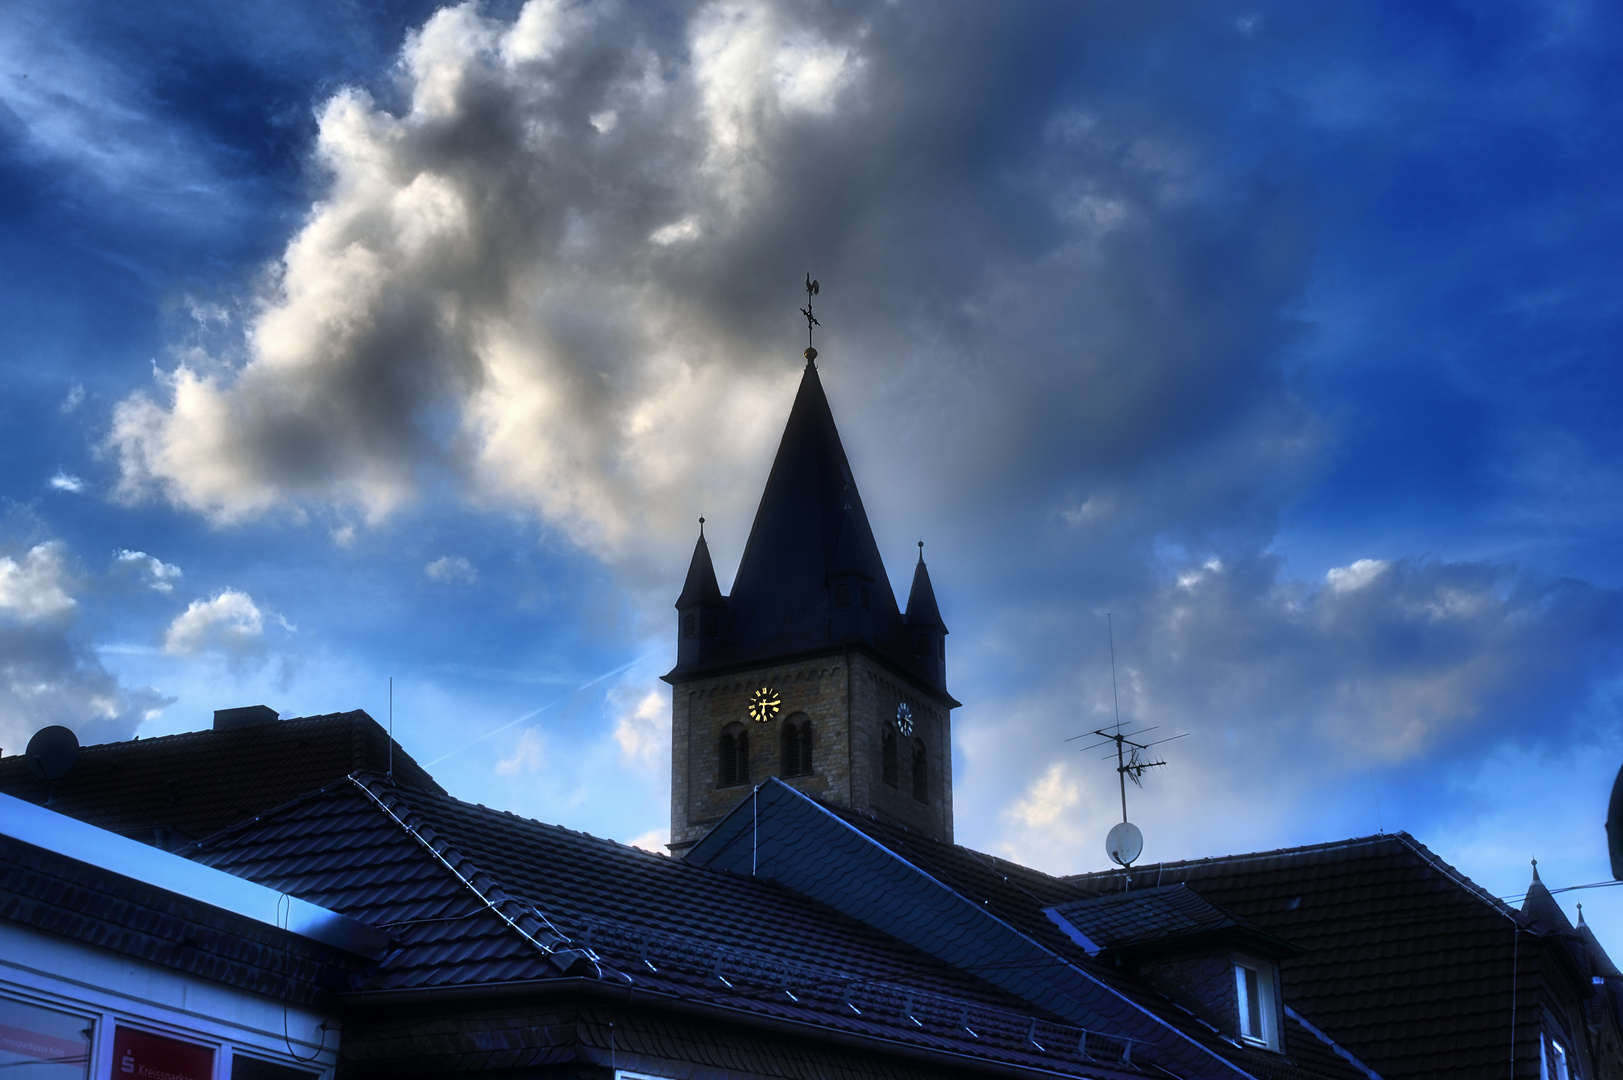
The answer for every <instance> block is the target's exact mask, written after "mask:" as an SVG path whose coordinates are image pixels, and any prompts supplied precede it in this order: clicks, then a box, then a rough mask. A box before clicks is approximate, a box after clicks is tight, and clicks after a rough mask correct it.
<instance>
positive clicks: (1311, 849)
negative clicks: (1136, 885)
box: [1058, 832, 1452, 881]
mask: <svg viewBox="0 0 1623 1080" xmlns="http://www.w3.org/2000/svg"><path fill="white" fill-rule="evenodd" d="M1400 837H1408V838H1409V839H1411V840H1413V837H1409V834H1408V833H1406V832H1390V833H1375V834H1373V835H1370V836H1354V837H1349V838H1347V839H1346V840H1327V841H1325V842H1323V843H1319V844H1302V845H1299V846H1297V847H1288V848H1275V849H1274V850H1272V851H1247V852H1241V853H1239V854H1236V855H1204V856H1202V857H1200V858H1198V859H1181V860H1179V861H1177V862H1159V863H1145V864H1143V865H1142V866H1136V867H1134V868H1133V869H1132V870H1130V871H1126V872H1127V873H1134V872H1138V873H1149V872H1150V871H1151V870H1160V871H1166V870H1172V869H1176V868H1183V867H1193V866H1213V865H1217V864H1219V863H1238V862H1253V861H1260V860H1262V859H1277V858H1282V857H1289V856H1296V855H1307V854H1312V853H1316V852H1325V851H1338V850H1341V849H1343V848H1352V847H1358V846H1361V845H1365V844H1369V843H1371V842H1374V841H1380V840H1396V839H1398V838H1400ZM1416 854H1423V857H1426V858H1429V859H1432V860H1434V861H1435V860H1436V856H1434V855H1431V854H1430V853H1429V852H1425V853H1422V852H1416ZM1444 865H1446V864H1444ZM1450 869H1452V868H1450ZM1122 873H1123V871H1122V870H1119V869H1118V870H1083V871H1080V872H1078V873H1075V874H1065V875H1062V876H1060V877H1059V878H1058V880H1060V881H1076V880H1079V879H1082V878H1097V877H1119V876H1120V875H1121V874H1122Z"/></svg>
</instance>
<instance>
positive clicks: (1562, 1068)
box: [1539, 1013, 1575, 1080]
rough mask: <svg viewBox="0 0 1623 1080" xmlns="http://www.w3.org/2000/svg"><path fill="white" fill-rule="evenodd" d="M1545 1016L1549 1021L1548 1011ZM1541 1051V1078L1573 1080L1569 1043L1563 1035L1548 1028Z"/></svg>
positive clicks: (1546, 1079)
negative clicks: (1555, 1033) (1558, 1034)
mask: <svg viewBox="0 0 1623 1080" xmlns="http://www.w3.org/2000/svg"><path fill="white" fill-rule="evenodd" d="M1545 1017H1546V1021H1548V1018H1549V1014H1548V1013H1546V1014H1545ZM1539 1051H1540V1054H1539V1056H1540V1057H1542V1058H1543V1061H1542V1062H1541V1069H1540V1072H1539V1077H1540V1080H1573V1078H1574V1076H1575V1073H1574V1070H1573V1068H1572V1058H1571V1057H1570V1056H1569V1055H1568V1053H1567V1044H1566V1042H1565V1040H1564V1039H1563V1038H1562V1037H1560V1036H1557V1035H1554V1034H1552V1033H1551V1032H1550V1031H1549V1030H1547V1029H1546V1031H1545V1032H1544V1038H1543V1040H1542V1045H1540V1047H1539Z"/></svg>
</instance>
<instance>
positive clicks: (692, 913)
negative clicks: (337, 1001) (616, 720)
mask: <svg viewBox="0 0 1623 1080" xmlns="http://www.w3.org/2000/svg"><path fill="white" fill-rule="evenodd" d="M408 827H409V830H410V831H408ZM414 833H415V835H413V834H414ZM193 854H194V856H195V857H196V858H198V859H199V860H201V861H204V862H207V863H208V864H210V865H213V866H216V867H219V868H221V869H224V870H228V871H230V872H231V873H235V874H239V875H241V876H243V877H247V878H249V879H251V880H254V881H258V882H261V883H262V884H266V885H269V886H271V887H273V888H277V889H281V890H283V891H286V892H289V893H291V894H294V895H297V896H300V897H302V898H304V899H306V900H309V901H311V902H313V903H318V904H321V905H322V906H324V907H328V908H331V909H333V910H336V911H340V912H343V913H345V914H348V915H351V916H354V917H357V918H361V919H364V920H366V921H368V922H372V923H373V924H374V925H381V926H386V927H388V928H389V929H391V930H392V932H393V933H394V934H395V936H396V946H397V949H398V951H397V952H396V953H395V954H394V955H392V956H390V957H388V958H387V959H386V960H385V961H384V963H383V965H382V967H381V968H380V970H379V971H378V972H377V974H376V975H375V976H373V977H372V978H371V979H370V980H369V981H368V982H367V983H366V984H365V985H364V987H363V988H362V990H363V995H362V996H365V993H366V992H371V993H373V994H374V995H375V994H377V993H386V992H390V991H395V992H410V991H414V990H419V989H424V988H434V987H449V986H462V987H478V986H483V987H487V988H489V987H497V988H499V987H500V985H501V984H528V985H537V984H544V983H545V982H546V981H547V980H556V979H559V978H561V977H564V976H581V975H587V976H589V977H592V978H593V979H594V980H595V981H598V982H601V984H603V985H604V986H610V987H626V988H634V989H635V990H636V992H637V993H638V995H639V999H641V1000H653V1001H657V1000H661V999H663V1000H667V1001H670V1002H680V1003H688V1004H697V1005H703V1006H705V1007H709V1008H715V1009H720V1010H730V1011H731V1013H732V1014H733V1015H735V1016H736V1018H737V1019H738V1020H739V1022H742V1023H746V1024H747V1023H752V1022H753V1023H769V1022H770V1023H780V1024H789V1025H802V1026H804V1027H805V1028H806V1029H807V1030H808V1031H816V1030H824V1031H828V1032H833V1033H839V1034H841V1035H844V1036H847V1037H855V1038H867V1039H874V1040H880V1041H881V1042H883V1041H887V1040H888V1041H894V1042H895V1043H897V1044H898V1045H903V1046H911V1047H915V1048H919V1049H921V1050H929V1051H934V1052H940V1053H943V1054H949V1055H969V1056H970V1057H972V1058H975V1059H979V1060H990V1061H995V1062H999V1063H1002V1064H1004V1065H1009V1066H1027V1067H1033V1068H1039V1069H1044V1070H1057V1071H1059V1072H1061V1073H1064V1074H1068V1075H1088V1076H1114V1075H1122V1076H1127V1075H1137V1072H1136V1070H1134V1069H1132V1068H1129V1067H1127V1066H1120V1065H1118V1066H1109V1065H1108V1064H1104V1063H1097V1062H1093V1061H1091V1060H1089V1059H1084V1058H1081V1057H1079V1056H1078V1055H1077V1054H1076V1053H1075V1042H1076V1036H1075V1034H1074V1029H1072V1028H1070V1027H1067V1026H1066V1025H1064V1024H1062V1023H1056V1022H1055V1018H1054V1017H1053V1016H1052V1015H1051V1014H1049V1013H1046V1012H1043V1011H1041V1010H1034V1009H1033V1008H1032V1007H1031V1006H1030V1005H1029V1004H1028V1003H1026V1002H1024V1001H1022V1000H1020V999H1019V998H1017V997H1014V996H1012V995H1010V994H1008V993H1006V992H1004V991H1001V990H999V989H997V988H996V987H994V986H992V985H990V984H988V983H986V982H985V981H983V980H981V979H978V978H976V977H974V976H973V975H970V974H968V973H966V972H964V971H960V970H957V969H955V968H953V967H952V966H951V965H949V964H946V963H942V962H940V961H939V960H936V959H934V958H933V957H931V956H928V955H926V954H925V953H923V952H921V951H919V950H917V949H914V948H911V947H909V946H907V945H905V944H903V943H901V942H899V941H897V940H895V939H894V938H892V937H890V936H888V935H886V934H884V933H881V932H880V931H878V930H876V929H874V928H872V927H870V926H867V925H865V924H863V923H862V922H860V921H858V920H856V919H853V918H850V917H847V916H845V915H842V914H840V913H839V912H837V911H834V910H832V909H830V908H828V907H826V906H824V905H822V904H819V903H816V902H815V901H813V900H810V899H808V898H806V897H804V896H800V895H798V894H796V893H795V892H793V891H791V890H789V889H786V888H783V887H782V886H779V885H777V884H775V883H773V882H770V881H766V880H764V879H761V878H752V877H749V876H747V875H738V874H732V873H726V872H723V871H719V870H712V869H709V868H706V867H703V866H698V865H694V864H690V863H686V862H682V861H678V860H675V859H671V858H668V857H665V856H660V855H654V854H651V853H648V852H644V851H640V850H638V849H635V848H629V847H625V846H623V845H621V844H617V843H615V842H613V841H610V840H601V839H598V838H595V837H591V836H588V835H585V834H582V833H577V832H573V831H571V830H568V829H563V828H559V827H557V826H552V825H545V824H542V823H539V822H535V821H530V820H527V819H524V818H520V817H517V816H515V815H512V814H510V813H505V812H500V811H496V810H491V809H487V808H485V807H483V806H475V805H472V804H469V803H464V802H460V801H458V800H456V799H452V798H450V797H448V796H444V795H439V794H435V793H429V792H422V791H408V790H405V789H400V788H395V789H391V788H389V787H388V786H387V785H385V784H383V783H382V781H381V780H380V779H379V778H377V777H375V776H372V777H366V778H357V780H356V781H345V782H344V783H342V784H339V785H336V786H332V787H329V788H327V789H325V790H323V791H321V792H317V793H313V794H311V795H308V796H306V797H304V798H301V799H299V800H296V801H295V802H293V803H290V804H289V805H287V806H285V807H282V808H281V809H279V810H277V811H275V812H272V813H269V814H266V815H263V816H262V817H261V818H260V819H259V820H258V821H253V822H246V823H243V824H241V825H239V826H237V827H235V828H233V829H230V830H228V831H226V832H224V833H221V834H219V835H217V836H214V837H211V838H208V839H207V840H205V841H204V842H203V843H202V844H201V845H198V846H197V847H196V848H195V850H194V851H193ZM458 875H460V877H461V878H465V879H466V880H467V883H466V884H465V883H464V882H463V881H462V880H459V877H458ZM475 890H477V891H478V893H479V894H480V895H475ZM481 896H482V897H483V898H484V899H481V898H480V897H481ZM487 900H488V901H489V902H490V903H489V904H487V903H486V901H487ZM520 930H522V931H523V933H520V932H519V931H520ZM549 950H550V951H549ZM585 952H589V954H590V956H591V957H592V958H593V960H592V962H586V961H583V960H582V958H581V956H580V954H581V953H585ZM971 1028H972V1029H973V1031H974V1034H971V1033H970V1030H969V1029H971ZM1067 1033H1069V1034H1067ZM1067 1039H1068V1044H1067V1042H1066V1040H1067ZM1045 1040H1046V1041H1045ZM1039 1043H1041V1044H1043V1045H1044V1046H1045V1047H1046V1049H1044V1050H1038V1049H1037V1045H1036V1044H1039ZM1095 1048H1096V1049H1100V1048H1102V1047H1101V1045H1096V1047H1095ZM1117 1050H1119V1047H1118V1048H1117Z"/></svg>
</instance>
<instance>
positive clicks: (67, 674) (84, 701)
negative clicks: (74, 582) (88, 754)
mask: <svg viewBox="0 0 1623 1080" xmlns="http://www.w3.org/2000/svg"><path fill="white" fill-rule="evenodd" d="M67 562H68V560H67V550H66V548H65V547H64V545H63V544H62V543H61V542H60V541H48V542H46V543H42V544H37V545H35V546H34V547H32V548H30V549H29V550H28V551H27V552H26V553H24V554H23V555H22V557H21V558H20V559H19V558H14V557H12V556H0V748H3V749H4V750H5V752H7V753H21V752H22V750H23V748H24V746H26V744H27V741H28V738H29V736H30V735H32V734H33V733H34V732H35V731H37V730H38V729H40V728H42V727H45V726H47V725H49V724H63V725H65V726H67V727H70V728H72V729H73V730H74V732H75V733H76V734H78V736H79V739H80V741H81V742H85V743H90V742H105V741H111V740H116V739H126V738H129V737H130V735H132V734H133V733H134V731H135V728H136V726H137V725H138V724H140V723H141V722H142V721H143V720H145V719H148V718H150V717H151V716H154V715H156V714H158V713H159V712H161V711H162V710H163V708H164V707H165V706H166V705H168V704H170V703H171V702H172V701H173V699H172V698H167V697H164V696H163V695H161V694H159V693H158V692H157V691H156V690H153V689H152V688H151V687H142V688H139V689H131V688H128V687H124V686H121V685H120V684H119V680H118V677H117V676H116V675H114V674H113V673H112V672H109V671H108V670H107V669H106V668H105V667H103V666H102V664H101V662H100V661H99V660H98V659H97V658H96V656H95V654H94V653H93V652H91V651H90V650H89V649H87V648H85V647H84V645H83V644H82V643H81V642H80V641H79V639H78V637H77V635H76V634H75V632H74V619H75V616H76V615H77V613H78V611H79V606H80V605H79V603H78V601H77V600H76V599H75V598H74V597H73V596H71V595H70V594H69V591H68V590H69V586H70V584H71V583H70V580H69V579H70V575H69V572H68V566H67Z"/></svg>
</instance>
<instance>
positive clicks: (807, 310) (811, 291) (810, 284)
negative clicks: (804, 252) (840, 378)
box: [800, 272, 823, 361]
mask: <svg viewBox="0 0 1623 1080" xmlns="http://www.w3.org/2000/svg"><path fill="white" fill-rule="evenodd" d="M816 295H817V282H815V281H813V280H812V276H811V274H810V273H809V272H808V273H807V274H806V306H805V307H803V308H801V309H800V313H801V314H802V315H804V316H806V359H807V360H810V361H815V360H816V359H817V350H816V349H814V348H812V327H814V326H821V325H823V324H822V323H820V322H818V321H817V316H815V315H813V314H812V297H814V296H816Z"/></svg>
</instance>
